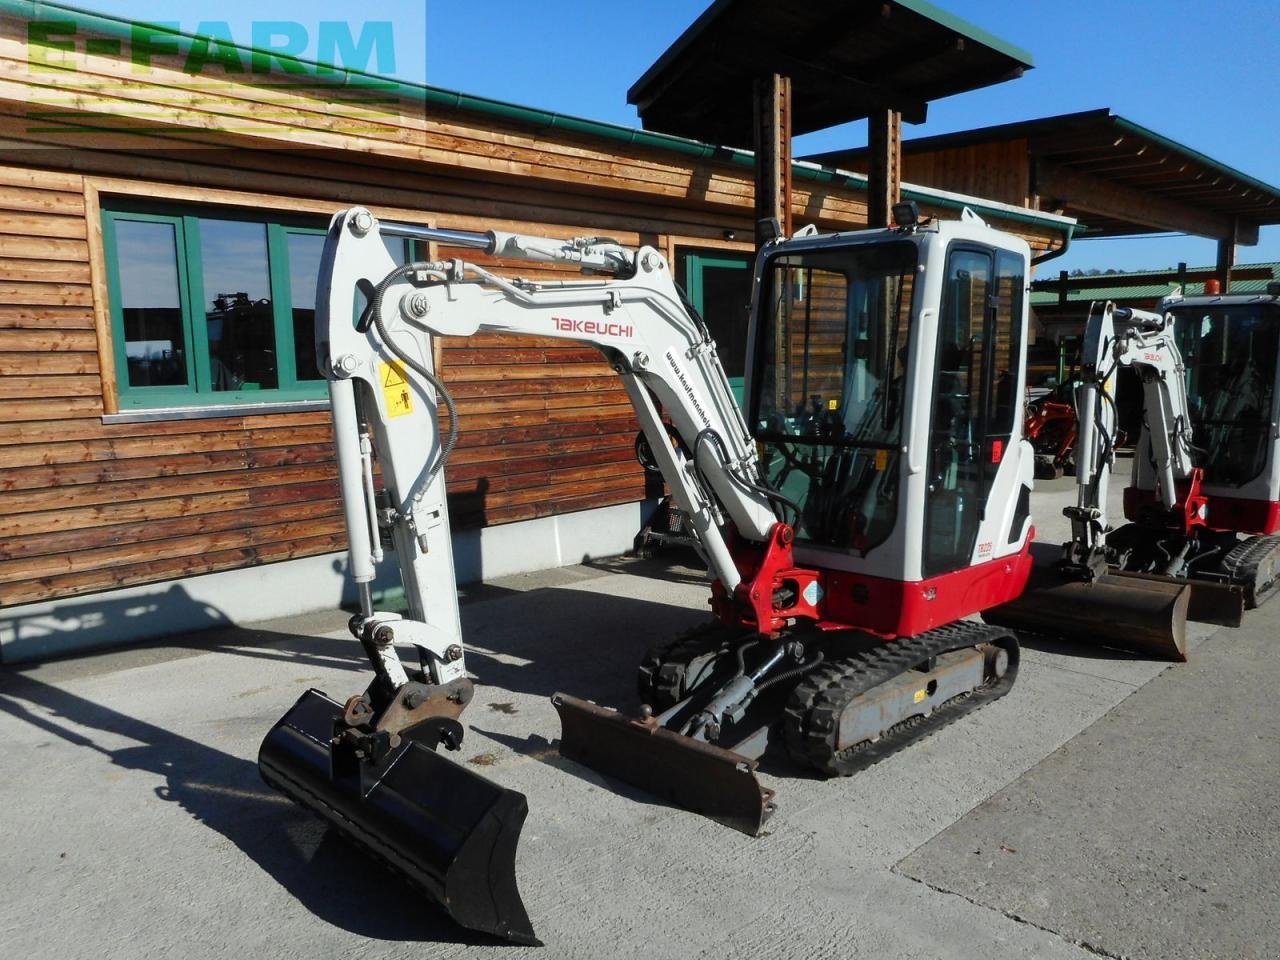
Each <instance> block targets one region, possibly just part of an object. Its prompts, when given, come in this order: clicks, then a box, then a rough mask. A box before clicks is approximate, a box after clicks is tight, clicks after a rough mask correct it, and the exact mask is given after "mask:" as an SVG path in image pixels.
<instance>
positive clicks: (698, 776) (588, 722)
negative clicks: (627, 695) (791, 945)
mask: <svg viewBox="0 0 1280 960" xmlns="http://www.w3.org/2000/svg"><path fill="white" fill-rule="evenodd" d="M551 702H552V703H553V704H554V705H555V708H556V710H557V711H558V712H559V714H560V755H561V756H563V757H566V758H568V759H570V760H573V761H575V762H577V763H581V764H582V765H583V766H586V767H590V768H591V769H593V770H597V771H599V772H600V773H603V774H605V775H606V776H610V777H615V778H617V779H618V780H622V781H624V782H625V783H629V784H631V785H632V786H635V787H639V788H640V789H642V790H646V791H648V792H649V793H653V794H655V795H657V796H659V797H662V798H664V799H666V800H670V801H671V802H672V803H674V804H676V805H678V806H681V807H684V808H685V809H686V810H692V811H694V812H695V813H700V814H702V815H703V816H706V817H710V818H711V819H712V820H715V821H718V822H719V823H722V824H724V825H725V826H727V827H733V829H735V830H741V831H742V832H743V833H745V834H749V835H750V836H753V837H754V836H757V835H758V834H759V833H760V830H761V828H762V827H763V826H764V822H765V821H766V820H767V819H768V818H769V815H770V814H772V813H773V811H774V805H773V794H774V792H773V791H772V790H770V789H768V788H767V787H762V786H760V783H759V781H757V780H756V773H755V770H756V761H754V760H749V759H747V758H746V757H744V756H742V755H741V754H738V753H734V752H733V751H732V750H725V749H724V748H723V747H717V746H716V745H715V744H711V743H707V742H705V741H703V740H695V739H693V738H692V737H685V736H681V735H680V734H678V733H674V732H672V731H670V730H667V729H666V728H665V727H661V726H659V725H658V724H657V723H655V722H654V721H652V720H650V721H647V722H646V721H642V720H631V719H628V718H627V717H624V716H623V715H622V714H620V713H618V711H616V710H609V709H607V708H605V707H599V706H596V704H594V703H591V702H590V701H588V700H579V699H578V698H577V697H571V696H568V695H567V694H563V693H557V694H556V695H555V696H554V697H552V698H551Z"/></svg>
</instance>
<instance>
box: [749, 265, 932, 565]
mask: <svg viewBox="0 0 1280 960" xmlns="http://www.w3.org/2000/svg"><path fill="white" fill-rule="evenodd" d="M916 259H917V257H916V247H915V245H914V244H912V243H908V242H904V243H893V244H866V245H863V246H861V247H852V248H844V249H837V250H821V249H818V250H812V251H808V252H804V253H796V254H786V255H779V256H775V257H774V258H773V259H771V260H770V261H769V263H768V265H767V267H766V268H765V272H764V276H763V277H762V280H761V283H762V288H761V294H760V296H761V322H760V324H759V329H758V330H757V333H756V336H757V338H758V339H757V341H756V357H757V365H756V369H757V373H758V376H757V377H756V378H755V380H754V381H753V387H752V390H753V393H754V396H753V397H752V410H753V414H752V419H753V423H754V428H755V436H756V439H757V440H758V441H760V447H761V451H762V462H763V466H764V469H765V473H766V477H767V479H768V481H769V483H770V484H771V485H772V486H773V488H774V489H776V490H779V491H781V492H782V493H783V494H785V495H786V496H787V497H788V498H789V499H790V500H791V501H792V502H794V503H795V504H796V506H797V507H799V509H800V516H799V517H798V518H796V535H797V537H798V538H799V540H800V541H801V542H805V543H812V544H819V545H823V546H830V547H837V548H840V549H846V550H848V549H852V550H858V551H862V552H863V553H864V554H865V553H866V552H867V551H869V550H871V549H873V548H874V547H876V546H878V545H879V544H881V543H883V542H884V541H885V539H886V538H887V537H888V536H889V534H890V533H891V532H892V530H893V526H894V524H895V523H896V522H897V517H898V501H899V496H898V494H899V489H900V485H899V482H898V464H899V450H900V445H901V432H902V410H903V386H904V384H905V382H906V373H907V369H906V367H907V357H908V353H909V347H910V337H911V314H912V295H913V288H914V276H915V270H916Z"/></svg>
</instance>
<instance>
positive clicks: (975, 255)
mask: <svg viewBox="0 0 1280 960" xmlns="http://www.w3.org/2000/svg"><path fill="white" fill-rule="evenodd" d="M1023 272H1024V271H1023V266H1022V259H1021V258H1020V257H1018V256H1016V255H1015V254H1012V253H1008V252H1006V251H995V250H989V249H985V248H968V247H957V248H955V249H952V250H951V251H950V253H949V254H948V258H947V275H946V280H945V286H944V288H943V296H942V310H941V312H940V313H939V316H938V346H937V359H936V361H935V365H936V371H935V374H934V402H933V418H932V427H931V430H930V442H929V468H928V478H929V486H928V496H927V501H926V506H925V544H924V557H923V561H924V573H925V576H935V575H937V574H941V573H946V572H949V571H951V570H958V569H961V568H963V567H966V566H968V565H969V560H970V558H971V557H972V556H973V551H974V545H975V543H976V539H977V535H978V525H979V524H980V523H981V521H982V519H983V517H984V513H985V507H986V502H987V497H988V496H989V495H990V493H991V484H992V481H993V480H994V479H995V473H996V470H997V469H998V468H999V465H1000V463H1001V462H1003V460H1004V455H1005V451H1006V450H1007V449H1008V446H1009V443H1010V441H1011V438H1012V433H1013V425H1014V423H1015V422H1016V420H1017V416H1018V411H1019V408H1020V403H1021V393H1020V391H1019V389H1018V378H1019V371H1020V370H1021V366H1022V330H1023V316H1022V301H1023V295H1024V290H1025V286H1026V278H1025V277H1024V275H1023Z"/></svg>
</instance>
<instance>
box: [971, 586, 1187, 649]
mask: <svg viewBox="0 0 1280 960" xmlns="http://www.w3.org/2000/svg"><path fill="white" fill-rule="evenodd" d="M1190 600H1191V588H1190V587H1188V586H1187V585H1186V584H1185V583H1179V582H1177V581H1173V580H1159V579H1145V578H1136V577H1122V576H1116V575H1115V574H1105V575H1103V576H1101V577H1098V578H1097V579H1095V580H1092V581H1089V582H1085V581H1080V580H1068V579H1065V578H1063V577H1062V576H1060V575H1059V574H1058V573H1057V572H1056V571H1055V570H1053V569H1051V568H1046V567H1036V568H1035V569H1034V570H1033V571H1032V574H1031V579H1030V581H1029V582H1028V583H1027V588H1026V590H1024V591H1023V593H1022V595H1021V596H1020V597H1018V598H1017V599H1016V600H1011V601H1010V602H1009V603H1004V604H1001V605H1000V606H998V607H993V608H991V609H990V610H986V611H984V612H983V614H982V619H983V620H985V621H986V622H987V623H990V624H993V625H995V626H1000V627H1009V628H1010V629H1013V630H1029V631H1031V632H1033V633H1039V634H1043V635H1045V636H1048V637H1061V638H1063V639H1066V640H1071V641H1077V642H1081V643H1089V644H1096V645H1098V646H1104V647H1118V648H1120V649H1122V650H1133V651H1135V652H1138V653H1144V654H1147V655H1148V656H1152V657H1158V658H1161V659H1166V660H1179V661H1185V660H1186V659H1187V608H1188V604H1189V602H1190Z"/></svg>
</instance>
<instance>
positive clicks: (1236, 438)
mask: <svg viewBox="0 0 1280 960" xmlns="http://www.w3.org/2000/svg"><path fill="white" fill-rule="evenodd" d="M1173 315H1174V317H1175V321H1174V327H1173V329H1174V333H1175V335H1176V336H1177V338H1178V349H1179V350H1180V351H1181V353H1182V359H1183V361H1184V363H1185V364H1186V380H1187V402H1188V403H1189V404H1190V405H1191V426H1192V430H1193V435H1194V442H1195V450H1194V457H1195V461H1196V464H1197V466H1200V467H1203V468H1204V479H1205V481H1206V482H1208V483H1218V484H1223V485H1224V486H1232V487H1240V486H1243V485H1244V484H1246V483H1248V482H1249V481H1250V480H1253V479H1254V478H1256V477H1258V476H1259V475H1260V474H1261V473H1262V471H1263V470H1264V469H1266V466H1267V456H1268V453H1269V451H1270V449H1271V440H1272V438H1273V435H1274V428H1273V426H1272V394H1273V385H1274V383H1275V373H1276V356H1277V352H1278V351H1280V310H1277V309H1276V307H1275V306H1273V305H1272V304H1270V303H1264V302H1259V303H1245V304H1233V305H1228V306H1215V307H1182V308H1175V309H1174V310H1173Z"/></svg>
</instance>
